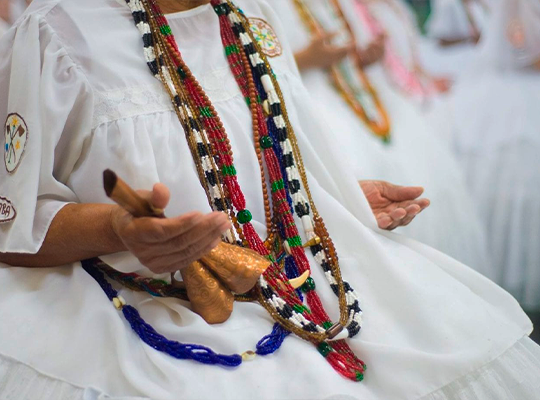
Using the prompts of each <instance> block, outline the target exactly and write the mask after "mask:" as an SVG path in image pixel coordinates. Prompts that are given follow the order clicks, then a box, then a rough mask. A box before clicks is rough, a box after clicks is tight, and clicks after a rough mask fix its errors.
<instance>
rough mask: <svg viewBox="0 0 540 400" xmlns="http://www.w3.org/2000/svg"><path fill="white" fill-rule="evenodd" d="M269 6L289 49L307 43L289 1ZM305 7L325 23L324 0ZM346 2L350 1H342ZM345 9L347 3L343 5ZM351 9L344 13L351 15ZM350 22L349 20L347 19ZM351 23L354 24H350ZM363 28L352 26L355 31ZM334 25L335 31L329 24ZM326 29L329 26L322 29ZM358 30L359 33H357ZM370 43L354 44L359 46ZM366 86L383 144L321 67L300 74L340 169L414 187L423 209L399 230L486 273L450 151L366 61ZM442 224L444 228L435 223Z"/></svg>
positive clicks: (477, 229) (481, 244) (482, 245)
mask: <svg viewBox="0 0 540 400" xmlns="http://www.w3.org/2000/svg"><path fill="white" fill-rule="evenodd" d="M276 4H277V5H278V6H277V7H275V10H276V11H277V12H278V13H279V14H280V17H281V19H282V20H283V22H284V24H283V25H284V27H285V31H286V34H287V37H288V39H289V41H291V43H292V48H293V51H294V52H295V53H297V54H298V53H299V52H301V51H302V50H304V49H306V48H308V47H309V46H310V43H311V42H312V39H311V36H310V34H309V32H308V30H307V29H306V28H305V27H304V24H303V23H302V21H301V19H300V17H299V14H298V13H297V11H296V9H295V7H294V3H293V0H279V1H276ZM305 4H307V5H309V6H310V8H311V9H312V11H313V12H316V13H317V15H318V16H320V17H321V18H323V17H324V16H325V15H326V16H327V17H329V18H326V19H327V21H326V23H327V24H331V23H332V18H331V16H330V13H329V12H327V11H328V9H325V7H327V5H328V3H326V0H309V1H305ZM346 5H349V6H352V5H353V3H352V2H351V0H347V1H344V2H343V6H346ZM344 10H349V11H350V8H349V9H348V8H345V7H344ZM353 13H354V10H353V11H352V13H349V14H348V15H354V14H353ZM351 22H353V25H354V21H351ZM356 25H359V24H358V23H357V24H356ZM361 29H363V28H362V27H359V31H361ZM334 30H335V29H334ZM329 31H333V29H329ZM357 36H359V35H357ZM371 43H372V42H371V41H370V40H365V41H363V42H362V46H361V47H362V49H363V50H362V51H365V49H366V48H367V47H368V46H370V44H371ZM367 71H368V74H369V77H370V79H371V82H372V84H373V85H374V86H375V88H376V90H377V91H379V93H380V94H381V96H382V100H383V103H384V105H385V106H386V109H387V111H388V114H389V116H390V123H391V128H392V131H391V134H392V137H391V143H390V144H383V143H382V141H381V140H380V139H379V138H377V137H376V136H375V135H373V134H372V133H371V132H370V131H369V130H368V129H367V128H366V125H365V124H364V123H363V122H362V121H361V120H360V119H359V117H358V116H357V115H356V114H355V113H354V112H353V110H352V109H351V107H349V105H348V104H347V103H346V102H345V100H343V99H342V98H341V96H340V95H339V94H338V92H337V91H336V90H335V89H334V87H333V86H332V84H331V82H330V79H329V77H328V74H327V72H326V71H325V70H323V69H321V68H319V69H309V70H305V71H303V73H302V78H303V81H304V84H305V85H306V87H307V89H308V91H309V92H310V94H311V96H312V98H313V102H318V103H319V107H318V109H319V112H320V113H321V115H322V116H323V117H324V118H326V120H327V121H328V123H329V125H330V126H331V127H332V131H331V132H329V133H328V135H329V136H330V137H332V139H333V141H334V142H336V143H337V144H338V146H339V148H340V149H341V150H342V151H343V154H344V155H345V156H346V157H347V160H346V161H347V165H348V168H349V169H350V170H351V171H352V172H353V173H354V176H355V177H356V178H357V179H383V180H387V181H390V182H393V183H397V184H401V185H422V186H423V187H425V189H426V196H427V197H429V198H430V199H431V200H432V204H431V207H430V209H429V210H428V211H426V212H425V213H423V215H421V216H420V217H418V218H417V219H416V220H415V224H411V225H410V226H408V227H406V228H401V229H400V232H401V233H404V234H406V235H408V236H411V237H414V238H415V239H417V240H419V241H421V242H424V243H426V244H429V245H430V246H432V247H435V248H436V249H438V250H440V251H443V252H444V253H447V254H450V255H451V256H452V257H454V258H456V259H458V260H460V261H461V262H464V263H466V264H467V265H469V266H471V267H473V268H475V269H476V270H477V271H479V272H481V273H483V274H485V275H487V276H489V275H490V268H491V262H490V260H489V257H488V254H487V242H486V236H485V232H484V230H483V229H484V228H483V227H482V225H481V222H480V220H479V218H478V216H477V211H476V209H475V207H474V205H473V203H472V200H471V199H470V197H469V195H468V193H467V191H466V187H465V182H464V180H463V177H462V176H461V172H460V168H459V167H458V165H457V164H456V162H455V161H454V159H453V157H452V156H451V154H450V151H449V150H448V149H447V148H445V147H444V146H443V145H441V144H440V143H439V140H437V135H436V132H433V131H432V129H430V127H429V126H428V125H426V123H425V117H424V116H423V114H422V113H421V112H420V110H419V108H417V106H416V105H415V104H414V102H410V101H409V100H408V99H407V97H405V96H403V95H402V94H401V92H400V91H398V90H397V89H395V87H394V86H392V85H391V84H390V83H389V82H388V80H387V79H386V75H385V72H384V68H383V66H382V65H381V64H380V63H379V64H376V65H372V66H370V67H369V68H368V69H367ZM443 227H444V228H443Z"/></svg>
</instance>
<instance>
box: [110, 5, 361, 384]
mask: <svg viewBox="0 0 540 400" xmlns="http://www.w3.org/2000/svg"><path fill="white" fill-rule="evenodd" d="M126 3H127V4H128V6H129V7H130V9H131V11H132V14H133V18H134V21H135V24H136V26H137V28H138V29H139V31H140V33H141V34H142V37H143V44H144V55H145V58H146V61H147V64H148V66H149V69H150V71H151V72H152V73H153V74H154V76H156V78H158V79H159V80H160V81H161V82H162V83H163V84H164V87H165V89H166V91H167V92H168V93H169V95H170V97H171V101H172V103H173V105H174V110H175V112H176V114H177V116H178V118H179V120H180V122H181V124H182V126H183V128H184V131H185V134H186V138H187V142H188V145H189V147H190V150H191V153H192V156H193V159H194V162H195V164H196V167H197V171H198V175H199V179H200V182H201V185H202V186H203V187H204V189H205V191H206V194H207V197H208V201H209V204H210V206H211V207H212V208H213V209H214V210H219V211H223V212H227V213H228V215H229V216H230V218H231V220H232V221H233V223H234V227H235V229H234V230H232V231H231V232H228V233H227V234H226V235H225V237H224V239H225V240H226V241H228V242H229V243H236V244H238V245H243V246H247V247H249V248H251V249H253V250H255V251H257V252H259V254H261V255H263V256H266V257H267V258H268V259H269V260H270V261H271V262H272V265H271V266H270V267H269V268H268V269H267V270H266V272H265V273H264V274H263V275H262V276H261V278H260V281H259V284H258V286H257V289H256V290H255V293H254V295H255V296H256V298H257V299H258V301H259V303H260V304H261V305H262V306H263V307H264V308H265V309H266V310H267V311H268V312H269V313H270V314H271V315H272V317H273V318H274V319H275V320H276V322H277V323H278V325H276V326H275V327H274V330H273V333H272V334H271V335H269V336H268V337H265V338H263V340H261V342H259V344H258V349H261V351H260V352H259V351H258V354H265V350H264V349H262V348H261V347H260V345H264V344H268V343H267V342H272V341H273V343H274V347H275V348H274V349H272V350H269V351H267V352H266V353H269V352H271V351H273V350H275V349H277V347H279V345H280V344H281V342H282V341H283V339H284V337H285V336H286V334H287V332H286V331H283V328H285V329H286V330H287V331H289V332H293V333H295V334H296V335H297V336H299V337H301V338H303V339H304V340H307V341H310V342H312V343H314V344H315V345H316V346H317V348H318V350H319V352H320V353H321V354H322V355H323V356H324V357H325V358H326V359H327V361H328V362H329V363H330V364H331V365H332V367H333V368H334V369H336V370H337V371H338V372H339V373H340V374H341V375H343V376H345V377H347V378H349V379H352V380H356V381H359V380H362V379H363V374H364V371H365V364H364V363H363V362H362V361H361V360H360V359H358V358H357V357H356V356H355V355H354V353H353V352H352V350H351V349H350V348H349V346H348V345H347V344H346V343H345V341H344V340H342V339H345V338H347V337H353V336H354V335H356V334H357V333H358V332H359V330H360V323H361V315H362V311H361V310H360V307H359V302H358V298H359V297H358V295H357V293H356V292H355V291H354V289H352V287H351V286H350V285H349V284H348V283H347V282H345V281H344V280H343V279H342V277H341V272H340V268H339V263H338V258H337V254H336V251H335V248H334V246H333V243H332V241H331V239H330V237H329V235H328V232H327V230H326V227H325V225H324V222H323V220H322V218H321V217H320V215H319V214H318V212H317V210H316V207H315V204H314V202H313V199H312V197H311V194H310V191H309V187H308V185H307V178H306V174H305V169H304V166H303V163H302V159H301V155H300V151H299V149H298V144H297V141H296V137H295V135H294V131H293V130H292V127H291V125H290V122H289V119H288V116H287V112H286V108H285V104H284V101H283V96H282V93H281V90H280V88H279V85H278V83H277V80H276V78H275V76H274V74H273V72H272V69H271V66H270V64H269V62H268V60H267V58H266V56H265V55H264V54H263V53H262V51H261V50H260V48H259V46H258V44H257V42H256V41H255V40H254V39H253V37H252V34H251V31H250V29H248V26H249V25H248V24H249V23H248V20H247V19H246V18H245V16H244V15H243V14H242V12H241V11H240V10H238V9H237V8H236V7H235V6H234V5H233V4H232V2H230V1H224V0H212V1H211V4H212V6H213V8H214V11H215V12H216V14H217V15H218V17H219V21H220V30H221V37H222V42H223V45H224V50H225V54H226V56H227V60H228V62H229V65H230V67H231V71H232V73H233V74H234V76H235V78H236V80H237V83H238V85H239V87H240V89H241V91H242V93H243V94H244V96H245V98H246V103H247V105H248V107H249V108H250V110H251V114H252V120H253V134H254V139H255V149H256V152H257V155H258V159H259V163H260V167H261V177H262V178H263V179H262V182H263V194H264V195H265V213H266V222H267V226H268V228H269V229H268V232H269V236H268V238H267V240H266V241H264V242H263V240H262V239H261V238H260V237H259V236H258V234H257V233H256V231H255V229H254V228H253V226H252V224H251V219H252V216H251V213H250V212H249V210H248V209H247V208H246V200H245V198H244V195H243V193H242V191H241V188H240V185H239V184H238V180H237V177H236V168H235V166H234V160H233V152H232V149H231V146H230V141H229V139H228V137H227V134H226V132H225V129H224V127H223V124H222V122H221V121H220V119H219V116H218V115H217V112H216V110H215V108H214V107H213V105H212V104H211V102H210V100H209V99H208V97H207V96H206V94H205V93H204V91H203V89H202V88H201V86H200V85H199V83H198V82H197V80H196V78H195V77H194V76H193V74H192V73H191V71H190V70H189V68H188V67H187V65H186V64H185V63H184V61H183V59H182V56H181V54H180V52H179V50H178V46H177V44H176V41H175V38H174V36H173V35H172V31H171V29H170V27H169V25H168V23H167V20H166V18H165V16H164V15H163V13H162V12H161V11H160V9H159V7H158V5H157V3H156V1H155V0H126ZM263 159H264V164H263ZM263 166H264V167H266V168H263ZM265 170H266V171H268V176H266V172H265ZM266 178H268V181H269V183H270V187H271V195H268V189H267V188H266V186H265V181H266ZM302 192H305V193H306V195H307V197H308V200H306V199H305V197H304V195H303V194H302ZM270 200H271V202H270ZM295 212H296V214H297V215H298V217H299V218H300V219H301V221H302V225H303V226H304V231H305V235H306V238H307V239H308V241H307V243H306V244H304V245H302V239H301V237H300V234H299V232H298V229H297V226H296V221H295V219H294V213H295ZM305 247H309V248H310V249H311V251H312V253H313V255H314V258H315V259H316V261H317V262H318V263H319V265H320V266H321V267H322V268H323V270H324V272H325V276H326V278H327V280H328V281H329V283H330V286H331V288H332V289H333V291H334V293H335V294H336V295H337V296H338V299H339V304H340V321H339V323H336V324H333V323H332V322H331V321H330V318H329V317H328V315H327V314H326V312H325V310H324V308H323V306H322V303H321V301H320V299H319V297H318V295H317V292H316V290H315V281H314V280H313V279H312V278H309V279H308V281H307V282H306V284H305V285H304V286H303V287H302V291H296V290H295V289H294V288H292V287H291V286H290V284H289V283H288V279H289V278H291V277H296V276H298V275H299V274H301V273H304V272H306V271H310V265H309V261H308V259H307V256H306V254H305V249H304V248H305ZM108 275H109V276H110V277H113V278H114V276H113V275H118V274H114V273H110V271H109V273H108ZM117 278H118V276H117ZM117 280H119V281H121V280H122V279H121V278H120V279H117ZM128 280H129V281H130V283H131V284H132V286H133V285H135V284H136V283H140V280H138V279H136V278H133V277H132V278H131V279H128ZM100 284H101V283H100ZM102 287H103V288H104V290H105V291H106V292H107V288H106V287H104V286H103V285H102ZM147 287H148V286H147ZM144 289H145V288H143V289H140V290H144ZM162 292H163V290H161V293H162ZM302 292H303V294H302ZM158 294H160V293H158ZM304 296H305V298H306V303H307V305H304V302H303V300H304ZM109 297H110V296H109ZM124 314H125V313H124ZM126 317H127V316H126ZM132 326H133V324H132ZM134 329H135V328H134ZM141 337H142V336H141ZM267 347H268V346H267ZM169 354H170V353H169ZM192 358H193V357H192Z"/></svg>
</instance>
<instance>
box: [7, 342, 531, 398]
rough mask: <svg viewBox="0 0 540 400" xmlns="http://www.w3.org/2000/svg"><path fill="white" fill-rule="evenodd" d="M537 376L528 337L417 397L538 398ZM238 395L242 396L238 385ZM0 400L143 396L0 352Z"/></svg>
mask: <svg viewBox="0 0 540 400" xmlns="http://www.w3.org/2000/svg"><path fill="white" fill-rule="evenodd" d="M539 377H540V346H538V345H537V344H535V343H534V342H533V341H532V340H531V339H529V338H523V339H521V340H520V341H518V342H517V343H516V344H515V345H514V346H512V347H511V348H510V349H508V350H507V351H506V352H504V353H503V354H502V355H501V356H499V357H498V358H496V359H495V360H493V361H491V362H490V363H488V364H486V365H484V366H483V367H481V368H479V369H477V370H476V371H472V372H469V373H467V374H466V375H464V376H462V377H461V378H459V379H457V380H455V381H454V382H452V383H450V384H448V385H446V386H445V387H443V388H440V389H438V390H436V391H435V392H433V393H430V394H429V395H427V396H424V397H422V398H421V399H418V400H538V399H539V398H540V397H539V393H540V379H539ZM321 378H322V377H321ZM261 395H262V394H261ZM238 398H239V399H241V398H243V397H242V393H241V388H240V387H239V393H238ZM0 399H1V400H64V399H66V400H67V399H69V400H139V399H140V400H142V399H143V398H141V397H129V396H128V397H109V396H107V395H106V394H105V393H100V392H98V391H96V390H94V389H92V388H81V387H78V386H76V385H72V384H70V383H68V382H63V381H61V380H58V379H55V378H54V377H51V376H47V375H44V374H41V373H40V372H39V371H36V370H35V369H33V368H32V367H30V366H28V365H25V364H22V363H19V362H16V361H14V360H12V359H9V358H7V357H3V356H1V355H0ZM261 399H263V397H261ZM144 400H147V398H144ZM152 400H159V399H157V398H156V399H152ZM276 400H277V399H276ZM305 400H308V399H305ZM327 400H357V399H355V398H354V397H351V396H333V397H331V398H328V399H327ZM381 400H385V399H381Z"/></svg>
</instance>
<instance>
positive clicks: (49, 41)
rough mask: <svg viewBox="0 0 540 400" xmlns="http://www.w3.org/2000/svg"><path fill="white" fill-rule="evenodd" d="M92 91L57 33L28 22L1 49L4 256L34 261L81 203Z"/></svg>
mask: <svg viewBox="0 0 540 400" xmlns="http://www.w3.org/2000/svg"><path fill="white" fill-rule="evenodd" d="M92 112H93V99H92V91H91V88H90V86H89V84H88V81H87V80H86V77H85V75H84V74H83V73H82V71H81V70H80V69H79V67H78V66H77V65H76V64H75V63H74V62H73V60H72V59H71V58H70V56H69V54H68V53H67V52H66V50H65V49H64V48H63V46H62V44H61V43H60V40H59V38H58V36H57V35H56V34H55V32H54V30H53V29H52V28H51V27H50V26H49V25H48V24H47V22H46V21H45V19H44V18H43V17H41V16H39V15H36V14H30V15H28V16H26V17H25V18H24V19H23V20H22V21H21V22H20V24H19V25H18V27H17V29H14V30H11V31H10V33H8V35H7V37H4V38H2V41H1V42H0V121H1V122H5V123H4V127H3V134H2V135H1V136H0V143H2V147H3V148H2V150H3V151H2V159H1V160H0V163H1V164H0V252H13V253H36V252H37V251H38V250H39V249H40V247H41V245H42V243H43V240H44V238H45V235H46V233H47V230H48V228H49V226H50V223H51V221H52V220H53V219H54V217H55V215H56V213H57V212H58V211H59V210H60V209H61V208H62V207H63V206H64V205H65V204H67V203H69V202H77V196H76V195H75V194H74V193H73V191H72V190H71V189H70V188H69V176H70V174H71V172H72V171H73V169H74V168H75V167H76V164H77V160H78V158H79V157H80V154H81V151H82V147H83V142H84V138H85V137H87V136H88V135H89V134H90V130H91V129H90V128H91V120H92Z"/></svg>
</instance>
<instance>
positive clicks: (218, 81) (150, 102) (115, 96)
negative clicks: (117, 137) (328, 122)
mask: <svg viewBox="0 0 540 400" xmlns="http://www.w3.org/2000/svg"><path fill="white" fill-rule="evenodd" d="M229 73H230V70H229V68H228V67H225V68H218V69H214V70H211V71H209V72H208V73H206V74H204V75H203V76H202V77H201V78H200V83H201V85H202V86H203V87H204V90H205V92H206V93H207V94H208V95H209V96H210V97H211V98H212V101H213V102H214V103H218V102H222V101H227V100H230V99H232V98H233V97H235V96H238V95H241V93H240V91H239V89H238V86H237V85H236V83H235V82H234V81H231V80H229V79H225V77H226V76H227V74H229ZM172 109H173V107H172V104H171V99H170V97H169V94H168V93H167V92H165V90H164V89H163V86H162V84H161V83H159V82H158V81H157V80H156V84H155V85H152V86H148V85H144V86H132V87H128V88H122V89H116V90H110V91H106V92H95V93H94V119H93V124H92V125H93V128H96V127H98V126H99V125H101V124H104V123H109V122H113V121H117V120H119V119H124V118H132V117H135V116H138V115H147V114H154V113H160V112H165V111H170V110H172Z"/></svg>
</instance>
